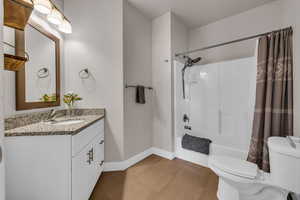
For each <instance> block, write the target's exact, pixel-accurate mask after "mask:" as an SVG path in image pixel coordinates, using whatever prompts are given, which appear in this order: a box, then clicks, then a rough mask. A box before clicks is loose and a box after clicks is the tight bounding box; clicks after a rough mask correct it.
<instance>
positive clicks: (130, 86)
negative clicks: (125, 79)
mask: <svg viewBox="0 0 300 200" xmlns="http://www.w3.org/2000/svg"><path fill="white" fill-rule="evenodd" d="M136 87H137V85H126V86H125V88H136ZM145 89H148V90H153V87H145Z"/></svg>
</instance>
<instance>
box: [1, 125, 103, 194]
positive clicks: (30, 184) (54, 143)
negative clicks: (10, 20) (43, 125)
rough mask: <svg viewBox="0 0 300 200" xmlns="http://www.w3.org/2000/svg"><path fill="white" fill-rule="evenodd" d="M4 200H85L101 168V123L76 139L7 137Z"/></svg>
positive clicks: (85, 130)
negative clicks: (5, 193)
mask: <svg viewBox="0 0 300 200" xmlns="http://www.w3.org/2000/svg"><path fill="white" fill-rule="evenodd" d="M5 143H6V152H7V156H6V158H7V160H6V161H7V162H6V178H7V179H6V180H7V184H6V190H7V195H6V199H7V200H20V199H22V200H54V199H55V200H88V199H89V197H90V195H91V192H92V191H93V188H94V186H95V184H96V182H97V181H98V179H99V177H100V175H101V173H102V171H103V164H104V143H105V142H104V120H103V119H102V120H99V121H97V122H95V123H93V124H92V125H90V126H89V127H87V128H85V129H83V130H82V131H81V132H79V133H77V134H76V135H73V136H72V135H43V136H16V137H6V138H5Z"/></svg>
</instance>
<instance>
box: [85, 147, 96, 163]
mask: <svg viewBox="0 0 300 200" xmlns="http://www.w3.org/2000/svg"><path fill="white" fill-rule="evenodd" d="M86 155H87V156H88V160H87V163H89V164H91V163H92V161H94V149H93V148H92V149H91V150H89V152H88V153H87V154H86Z"/></svg>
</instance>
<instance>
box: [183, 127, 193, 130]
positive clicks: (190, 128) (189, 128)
mask: <svg viewBox="0 0 300 200" xmlns="http://www.w3.org/2000/svg"><path fill="white" fill-rule="evenodd" d="M184 129H186V130H190V131H191V130H192V127H191V126H184Z"/></svg>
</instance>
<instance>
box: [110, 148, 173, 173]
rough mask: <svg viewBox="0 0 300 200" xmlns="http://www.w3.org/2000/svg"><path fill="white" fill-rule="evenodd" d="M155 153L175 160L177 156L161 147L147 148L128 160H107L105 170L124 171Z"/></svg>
mask: <svg viewBox="0 0 300 200" xmlns="http://www.w3.org/2000/svg"><path fill="white" fill-rule="evenodd" d="M152 154H155V155H158V156H160V157H163V158H166V159H169V160H173V159H174V158H175V156H174V153H173V152H169V151H166V150H163V149H159V148H155V147H152V148H149V149H147V150H145V151H144V152H141V153H139V154H137V155H135V156H133V157H131V158H129V159H128V160H124V161H120V162H106V163H104V171H105V172H111V171H124V170H126V169H127V168H129V167H131V166H133V165H135V164H136V163H138V162H140V161H141V160H143V159H145V158H147V157H149V156H150V155H152Z"/></svg>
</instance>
